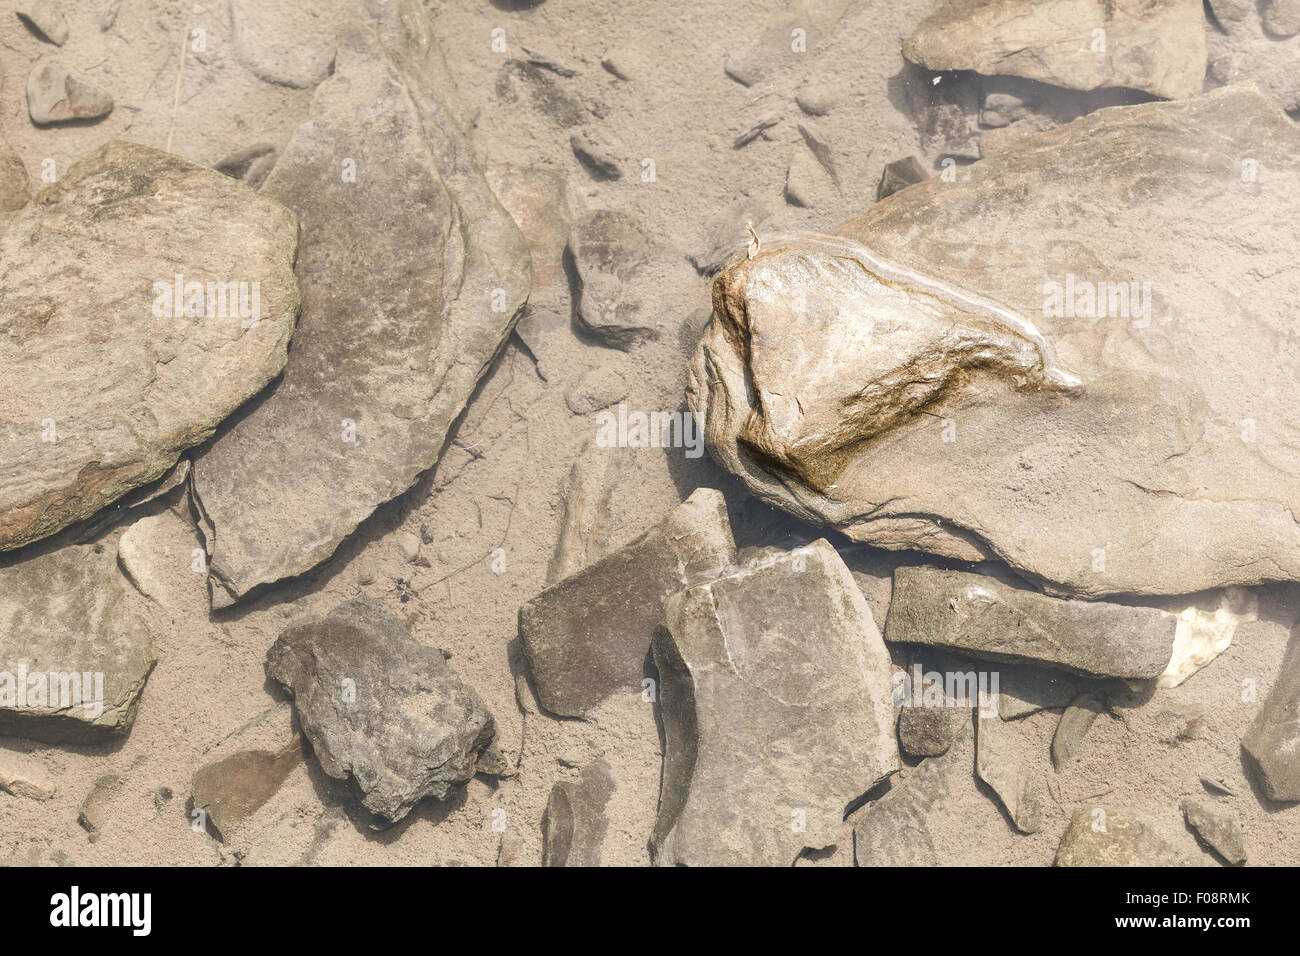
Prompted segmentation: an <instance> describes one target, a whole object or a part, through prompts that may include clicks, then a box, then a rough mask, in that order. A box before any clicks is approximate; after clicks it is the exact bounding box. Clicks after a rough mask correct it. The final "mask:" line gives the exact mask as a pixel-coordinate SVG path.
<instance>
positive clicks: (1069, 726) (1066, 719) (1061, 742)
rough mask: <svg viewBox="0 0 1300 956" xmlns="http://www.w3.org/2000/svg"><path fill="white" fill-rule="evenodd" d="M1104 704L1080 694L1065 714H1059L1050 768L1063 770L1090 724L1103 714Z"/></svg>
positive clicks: (1085, 734) (1077, 748)
mask: <svg viewBox="0 0 1300 956" xmlns="http://www.w3.org/2000/svg"><path fill="white" fill-rule="evenodd" d="M1105 711H1106V702H1105V701H1103V700H1101V699H1100V698H1099V697H1094V696H1093V695H1092V694H1080V695H1079V696H1078V697H1077V698H1075V699H1074V701H1073V702H1072V703H1071V704H1070V706H1069V707H1067V708H1065V713H1063V714H1061V719H1060V721H1058V722H1057V725H1056V733H1055V734H1054V735H1053V736H1052V766H1053V767H1055V768H1056V769H1057V770H1062V769H1064V768H1065V767H1066V766H1067V765H1068V764H1069V763H1070V761H1071V760H1073V759H1074V755H1075V754H1076V753H1078V751H1079V745H1080V744H1082V743H1083V738H1084V737H1086V736H1087V735H1088V731H1089V730H1090V729H1091V728H1092V723H1093V721H1095V720H1096V719H1097V716H1098V715H1099V714H1102V713H1105Z"/></svg>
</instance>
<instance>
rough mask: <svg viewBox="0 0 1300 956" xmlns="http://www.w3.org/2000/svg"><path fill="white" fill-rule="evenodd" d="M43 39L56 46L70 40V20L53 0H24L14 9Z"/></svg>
mask: <svg viewBox="0 0 1300 956" xmlns="http://www.w3.org/2000/svg"><path fill="white" fill-rule="evenodd" d="M14 12H15V13H17V14H18V16H19V17H20V18H21V19H22V20H23V22H24V23H26V24H27V25H28V26H29V27H31V29H32V31H33V32H34V33H35V34H36V35H37V36H38V37H40V38H41V39H43V40H49V41H50V42H51V43H53V44H54V45H56V46H63V44H65V43H67V42H68V35H69V30H68V21H67V20H66V19H64V16H63V11H62V10H60V9H59V6H58V4H57V3H54V2H52V0H23V2H21V3H19V4H18V7H17V9H16V10H15V11H14Z"/></svg>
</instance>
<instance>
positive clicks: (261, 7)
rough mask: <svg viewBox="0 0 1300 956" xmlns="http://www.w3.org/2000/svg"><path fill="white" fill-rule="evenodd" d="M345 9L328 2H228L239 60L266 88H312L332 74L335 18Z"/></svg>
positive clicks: (238, 0) (258, 0) (303, 0)
mask: <svg viewBox="0 0 1300 956" xmlns="http://www.w3.org/2000/svg"><path fill="white" fill-rule="evenodd" d="M346 9H347V5H346V4H344V3H341V2H329V0H230V22H231V27H232V29H233V30H234V35H235V40H234V42H235V56H236V57H238V59H239V62H240V63H242V64H244V66H246V67H247V68H248V69H249V70H251V71H252V72H253V73H254V74H256V76H257V77H258V78H259V79H263V80H265V81H266V82H268V83H276V84H279V85H280V86H292V87H297V88H298V89H305V90H307V89H311V88H312V87H314V86H315V85H316V84H318V83H319V82H320V81H321V80H323V79H325V77H326V76H328V75H329V71H330V65H331V64H333V62H334V30H333V26H332V24H333V16H332V15H333V14H334V13H335V12H336V11H340V10H346Z"/></svg>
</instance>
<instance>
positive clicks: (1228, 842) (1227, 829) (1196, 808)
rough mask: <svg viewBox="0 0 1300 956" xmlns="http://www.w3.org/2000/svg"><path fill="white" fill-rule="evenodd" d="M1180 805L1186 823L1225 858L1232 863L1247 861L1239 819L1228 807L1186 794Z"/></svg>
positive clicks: (1243, 834) (1243, 835) (1244, 840)
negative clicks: (1186, 796)
mask: <svg viewBox="0 0 1300 956" xmlns="http://www.w3.org/2000/svg"><path fill="white" fill-rule="evenodd" d="M1179 806H1180V807H1181V808H1182V811H1183V817H1184V818H1185V819H1186V820H1187V825H1188V826H1189V827H1191V828H1192V829H1193V830H1195V831H1196V835H1197V836H1198V837H1200V838H1201V840H1202V841H1203V842H1204V843H1205V844H1206V846H1208V847H1210V849H1212V850H1214V851H1215V852H1216V853H1218V854H1219V856H1221V857H1223V858H1224V860H1226V861H1227V862H1229V863H1231V864H1233V865H1234V866H1236V865H1238V864H1241V863H1245V862H1246V836H1245V833H1244V832H1243V831H1242V828H1241V821H1239V820H1238V819H1237V818H1236V817H1235V816H1233V815H1232V813H1231V811H1229V810H1227V809H1225V808H1220V807H1217V806H1215V805H1214V804H1212V803H1210V802H1209V801H1207V800H1197V799H1195V798H1192V797H1188V798H1187V799H1185V800H1183V801H1182V802H1181V803H1180V804H1179Z"/></svg>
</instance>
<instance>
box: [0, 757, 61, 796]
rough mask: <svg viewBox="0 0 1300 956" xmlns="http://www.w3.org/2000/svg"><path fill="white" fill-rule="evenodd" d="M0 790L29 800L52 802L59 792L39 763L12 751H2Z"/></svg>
mask: <svg viewBox="0 0 1300 956" xmlns="http://www.w3.org/2000/svg"><path fill="white" fill-rule="evenodd" d="M0 790H3V791H4V792H5V793H7V794H9V795H11V796H14V797H23V798H25V799H27V800H51V799H53V798H54V794H55V793H57V792H58V788H57V787H55V785H54V781H53V780H51V779H50V775H49V773H47V772H46V770H45V768H44V767H43V766H41V764H40V762H39V761H37V760H35V759H33V758H32V757H30V756H28V755H26V754H21V753H16V752H14V751H11V750H5V751H0Z"/></svg>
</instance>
